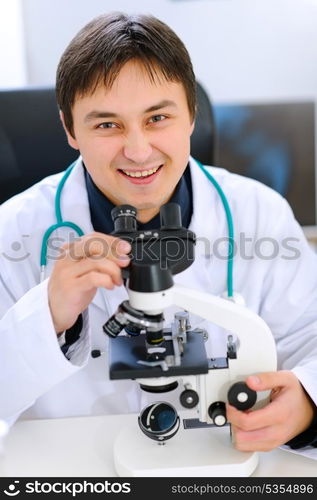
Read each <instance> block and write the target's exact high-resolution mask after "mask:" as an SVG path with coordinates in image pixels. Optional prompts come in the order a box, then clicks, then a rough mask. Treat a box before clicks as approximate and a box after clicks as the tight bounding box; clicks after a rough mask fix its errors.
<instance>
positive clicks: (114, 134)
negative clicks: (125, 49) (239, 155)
mask: <svg viewBox="0 0 317 500" xmlns="http://www.w3.org/2000/svg"><path fill="white" fill-rule="evenodd" d="M73 123H74V136H75V138H73V137H72V136H71V135H70V134H69V133H68V132H67V131H66V132H67V136H68V141H69V144H70V145H71V146H72V147H74V148H75V149H78V150H79V151H80V153H81V155H82V158H83V161H84V164H85V166H86V168H87V170H88V172H89V174H90V175H91V177H92V179H93V181H94V183H95V184H96V185H97V186H98V188H99V189H100V191H102V192H103V193H104V194H105V195H106V196H107V198H109V200H111V201H112V202H113V203H114V204H115V205H120V204H125V203H127V204H130V205H133V206H135V207H136V208H137V209H138V219H139V220H140V221H142V222H146V221H147V220H149V219H151V218H152V217H153V216H154V215H155V214H156V213H158V211H159V209H160V206H161V205H163V204H164V203H166V202H167V201H168V200H169V199H170V197H171V195H172V194H173V191H174V189H175V187H176V185H177V183H178V181H179V179H180V177H181V175H182V174H183V171H184V169H185V167H186V165H187V162H188V157H189V153H190V135H191V133H192V131H193V127H194V123H193V122H192V119H191V117H190V114H189V110H188V105H187V100H186V94H185V90H184V88H183V85H182V84H181V83H174V82H166V81H165V80H164V79H163V77H162V78H161V79H160V78H156V79H155V81H154V82H152V81H151V80H150V78H149V76H148V75H147V73H146V71H145V69H144V68H143V66H142V65H141V64H140V63H138V62H136V61H130V62H128V63H126V64H125V65H124V66H123V68H122V69H121V71H120V73H119V75H118V77H117V78H116V80H115V82H114V84H113V86H112V87H111V89H110V90H109V89H106V88H105V87H104V85H102V84H100V85H99V86H98V87H97V89H96V91H95V92H94V93H93V94H92V95H87V96H84V97H79V98H77V99H76V100H75V103H74V106H73Z"/></svg>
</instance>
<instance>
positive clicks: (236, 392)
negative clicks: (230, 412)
mask: <svg viewBox="0 0 317 500" xmlns="http://www.w3.org/2000/svg"><path fill="white" fill-rule="evenodd" d="M256 398H257V395H256V391H253V390H252V389H250V388H249V387H248V386H247V384H246V383H245V382H236V383H235V384H233V385H232V386H231V387H230V389H229V391H228V401H229V403H230V404H231V405H232V406H234V407H235V408H237V410H241V411H242V410H249V409H250V408H251V407H252V406H253V405H254V404H255V402H256Z"/></svg>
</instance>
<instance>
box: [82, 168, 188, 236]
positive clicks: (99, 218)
mask: <svg viewBox="0 0 317 500" xmlns="http://www.w3.org/2000/svg"><path fill="white" fill-rule="evenodd" d="M84 171H85V181H86V188H87V193H88V202H89V210H90V217H91V222H92V226H93V228H94V230H95V231H98V232H100V233H105V234H111V233H112V231H113V230H114V227H113V222H112V218H111V210H112V209H113V208H114V206H115V205H114V204H113V203H111V201H110V200H108V198H107V197H106V196H105V195H104V194H103V193H102V192H101V191H100V190H99V188H98V187H97V186H96V185H95V184H94V182H93V180H92V178H91V176H90V175H89V173H88V171H87V170H86V168H84ZM192 198H193V195H192V183H191V176H190V169H189V165H187V167H186V170H185V172H184V174H183V175H182V177H181V178H180V180H179V182H178V184H177V186H176V189H175V191H174V194H173V196H172V197H171V199H170V200H169V201H170V202H174V203H178V204H179V205H180V207H181V213H182V222H183V226H184V227H187V228H188V226H189V224H190V221H191V217H192V214H193V202H192ZM159 227H160V214H157V215H155V217H153V218H152V219H151V220H150V221H148V222H146V223H145V224H142V223H140V222H138V229H139V230H148V229H158V228H159Z"/></svg>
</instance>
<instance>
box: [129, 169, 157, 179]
mask: <svg viewBox="0 0 317 500" xmlns="http://www.w3.org/2000/svg"><path fill="white" fill-rule="evenodd" d="M159 168H160V167H157V168H152V169H151V170H142V172H128V171H127V170H122V172H124V173H125V174H126V175H128V176H129V177H148V176H149V175H152V174H155V172H157V171H158V169H159Z"/></svg>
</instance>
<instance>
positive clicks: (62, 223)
mask: <svg viewBox="0 0 317 500" xmlns="http://www.w3.org/2000/svg"><path fill="white" fill-rule="evenodd" d="M76 161H77V160H76ZM196 162H197V164H198V166H199V168H200V169H201V170H202V172H203V173H204V174H205V176H206V177H207V179H208V180H209V181H210V182H211V183H212V184H213V185H214V187H215V188H216V190H217V191H218V194H219V196H220V198H221V201H222V204H223V208H224V210H225V213H226V218H227V225H228V256H227V259H228V260H227V296H228V298H233V296H234V294H233V256H234V230H233V220H232V214H231V210H230V207H229V203H228V200H227V198H226V196H225V194H224V192H223V190H222V189H221V187H220V185H219V184H218V182H217V181H216V179H214V177H213V176H212V175H211V173H210V172H208V170H207V169H206V168H205V167H204V166H203V165H202V164H201V163H200V162H199V161H198V160H196ZM75 163H76V162H74V163H72V164H71V165H70V166H69V167H68V168H67V170H66V172H65V174H64V175H63V177H62V179H61V180H60V182H59V184H58V187H57V191H56V196H55V216H56V224H52V226H50V227H49V228H48V229H47V230H46V231H45V234H44V236H43V240H42V247H41V262H40V265H41V281H43V279H44V277H45V268H46V264H47V243H48V240H49V238H50V236H51V234H52V233H53V231H55V230H56V229H58V228H60V227H70V228H71V229H74V231H75V232H76V233H77V235H78V236H83V234H84V232H83V230H82V229H81V228H80V227H79V226H77V225H76V224H74V223H73V222H69V221H64V220H63V217H62V212H61V195H62V190H63V187H64V184H65V182H66V180H67V179H68V177H69V175H70V173H71V171H72V170H73V168H74V165H75Z"/></svg>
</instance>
